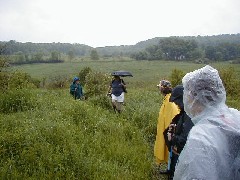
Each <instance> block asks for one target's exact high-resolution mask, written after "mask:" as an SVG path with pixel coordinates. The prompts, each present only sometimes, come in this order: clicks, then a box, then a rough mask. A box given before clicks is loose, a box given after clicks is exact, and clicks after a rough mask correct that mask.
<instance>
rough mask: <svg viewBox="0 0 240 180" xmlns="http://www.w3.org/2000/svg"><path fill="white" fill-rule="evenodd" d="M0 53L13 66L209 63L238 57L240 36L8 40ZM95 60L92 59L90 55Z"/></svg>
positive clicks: (1, 44) (239, 54) (1, 45)
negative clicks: (117, 60) (84, 61)
mask: <svg viewBox="0 0 240 180" xmlns="http://www.w3.org/2000/svg"><path fill="white" fill-rule="evenodd" d="M0 47H4V51H3V54H4V55H10V56H12V57H13V58H12V61H11V62H12V63H14V64H23V63H36V62H62V61H63V59H64V58H63V57H65V58H66V57H67V59H69V60H73V59H74V58H75V57H86V56H89V57H90V58H91V59H93V60H97V59H99V58H101V57H117V56H120V57H122V56H126V57H131V58H134V59H136V60H161V59H167V60H195V61H202V60H211V61H216V60H218V61H219V60H220V61H227V60H236V59H239V57H240V34H224V35H217V36H184V37H155V38H153V39H149V40H146V41H141V42H139V43H137V44H135V45H121V46H106V47H97V48H93V47H90V46H87V45H83V44H77V43H75V44H70V43H31V42H27V43H21V42H16V41H14V40H11V41H9V42H1V41H0ZM93 54H94V55H96V56H98V58H92V55H93Z"/></svg>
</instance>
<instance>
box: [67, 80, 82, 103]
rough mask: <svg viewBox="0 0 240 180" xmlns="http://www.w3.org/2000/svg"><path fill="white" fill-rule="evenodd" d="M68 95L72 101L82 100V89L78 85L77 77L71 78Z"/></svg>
mask: <svg viewBox="0 0 240 180" xmlns="http://www.w3.org/2000/svg"><path fill="white" fill-rule="evenodd" d="M70 94H71V95H72V96H73V97H74V99H75V100H76V99H82V98H83V97H84V96H83V88H82V86H81V84H80V79H79V78H78V77H74V78H73V82H72V84H71V86H70Z"/></svg>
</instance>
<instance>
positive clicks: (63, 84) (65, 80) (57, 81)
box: [44, 75, 70, 89]
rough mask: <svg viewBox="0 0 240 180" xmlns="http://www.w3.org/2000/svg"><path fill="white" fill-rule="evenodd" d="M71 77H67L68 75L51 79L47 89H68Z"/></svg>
mask: <svg viewBox="0 0 240 180" xmlns="http://www.w3.org/2000/svg"><path fill="white" fill-rule="evenodd" d="M44 83H46V82H44ZM69 84H70V82H69V77H67V76H66V75H58V76H55V77H50V78H49V80H48V82H47V85H46V87H47V88H53V89H56V88H67V87H69Z"/></svg>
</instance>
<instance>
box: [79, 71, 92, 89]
mask: <svg viewBox="0 0 240 180" xmlns="http://www.w3.org/2000/svg"><path fill="white" fill-rule="evenodd" d="M91 72H92V69H91V68H90V67H85V68H83V69H82V70H81V71H80V72H79V75H78V76H79V78H80V81H81V84H82V85H83V86H84V85H85V84H86V76H87V75H88V74H89V73H91Z"/></svg>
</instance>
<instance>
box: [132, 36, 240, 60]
mask: <svg viewBox="0 0 240 180" xmlns="http://www.w3.org/2000/svg"><path fill="white" fill-rule="evenodd" d="M220 37H222V36H220ZM226 37H229V36H226ZM197 40H198V41H197ZM205 40H206V39H205ZM131 57H132V58H134V59H136V60H161V59H166V60H195V61H202V60H203V59H204V60H211V61H228V60H236V59H238V58H240V35H237V36H236V38H235V39H234V41H231V39H230V38H226V39H225V40H224V39H223V38H221V39H215V40H214V39H212V38H209V41H199V39H197V38H190V37H186V38H181V37H170V38H165V39H161V40H160V41H159V42H158V43H157V44H156V45H151V46H148V47H147V48H145V49H144V50H142V51H140V52H137V53H133V54H132V55H131Z"/></svg>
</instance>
